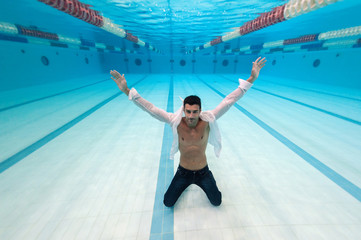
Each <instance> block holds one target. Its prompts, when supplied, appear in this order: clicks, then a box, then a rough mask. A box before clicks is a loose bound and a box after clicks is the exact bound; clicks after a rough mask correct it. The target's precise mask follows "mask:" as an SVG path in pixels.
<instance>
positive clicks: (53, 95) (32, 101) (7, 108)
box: [0, 79, 109, 112]
mask: <svg viewBox="0 0 361 240" xmlns="http://www.w3.org/2000/svg"><path fill="white" fill-rule="evenodd" d="M105 81H109V79H106V80H101V81H98V82H95V83H91V84H88V85H85V86H81V87H78V88H73V89H70V90H67V91H64V92H59V93H55V94H52V95H49V96H45V97H41V98H37V99H33V100H29V101H26V102H22V103H18V104H15V105H11V106H8V107H4V108H0V112H3V111H6V110H9V109H12V108H16V107H21V106H24V105H26V104H30V103H34V102H38V101H41V100H44V99H48V98H52V97H55V96H59V95H62V94H65V93H69V92H73V91H76V90H79V89H82V88H85V87H89V86H92V85H95V84H98V83H101V82H105Z"/></svg>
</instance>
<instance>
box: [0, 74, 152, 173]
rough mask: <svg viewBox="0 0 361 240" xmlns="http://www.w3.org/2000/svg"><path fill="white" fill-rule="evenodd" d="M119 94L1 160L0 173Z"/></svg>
mask: <svg viewBox="0 0 361 240" xmlns="http://www.w3.org/2000/svg"><path fill="white" fill-rule="evenodd" d="M146 77H147V75H146V76H144V77H143V78H141V79H140V80H139V81H137V82H136V83H134V84H133V85H132V86H134V85H136V84H138V83H140V82H141V81H143V80H144V79H145V78H146ZM132 86H130V87H132ZM121 94H122V92H119V93H116V94H114V95H112V96H111V97H109V98H107V99H105V100H103V101H102V102H100V103H98V104H97V105H95V106H94V107H92V108H90V109H89V110H87V111H86V112H84V113H82V114H80V115H79V116H78V117H76V118H74V119H73V120H71V121H69V122H67V123H66V124H64V125H63V126H61V127H59V128H58V129H56V130H54V131H52V132H51V133H49V134H48V135H46V136H45V137H43V138H41V139H39V140H38V141H36V142H34V143H33V144H31V145H29V146H28V147H26V148H24V149H23V150H20V151H19V152H17V153H15V154H14V155H12V156H11V157H9V158H7V159H5V160H4V161H2V162H1V163H0V174H1V173H2V172H4V171H6V170H7V169H9V168H10V167H12V166H14V165H15V164H16V163H18V162H20V161H21V160H23V159H24V158H25V157H27V156H28V155H30V154H31V153H33V152H35V151H36V150H38V149H39V148H41V147H42V146H44V145H45V144H47V143H48V142H50V141H51V140H53V139H54V138H56V137H57V136H59V135H60V134H62V133H64V132H65V131H66V130H68V129H70V128H71V127H73V126H74V125H76V124H77V123H79V122H80V121H81V120H83V119H84V118H86V117H88V116H89V115H90V114H92V113H94V112H95V111H97V110H98V109H100V108H101V107H103V106H104V105H105V104H107V103H108V102H110V101H111V100H113V99H114V98H116V97H118V96H119V95H121Z"/></svg>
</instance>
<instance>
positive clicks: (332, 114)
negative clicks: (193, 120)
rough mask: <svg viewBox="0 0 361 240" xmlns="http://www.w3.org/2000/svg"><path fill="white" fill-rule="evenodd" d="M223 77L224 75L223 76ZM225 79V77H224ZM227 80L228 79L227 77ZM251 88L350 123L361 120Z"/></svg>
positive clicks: (356, 122)
mask: <svg viewBox="0 0 361 240" xmlns="http://www.w3.org/2000/svg"><path fill="white" fill-rule="evenodd" d="M223 78H225V77H223ZM226 79H227V78H226ZM227 80H229V79H227ZM229 81H231V82H234V81H232V80H229ZM252 89H254V90H256V91H259V92H263V93H266V94H269V95H271V96H275V97H278V98H281V99H284V100H287V101H290V102H293V103H296V104H299V105H302V106H304V107H308V108H311V109H313V110H316V111H319V112H322V113H326V114H328V115H331V116H333V117H336V118H339V119H342V120H345V121H348V122H351V123H354V124H357V125H360V126H361V122H360V121H357V120H354V119H352V118H348V117H345V116H342V115H339V114H337V113H333V112H330V111H327V110H324V109H322V108H318V107H315V106H312V105H309V104H306V103H303V102H300V101H297V100H293V99H291V98H287V97H283V96H281V95H277V94H275V93H271V92H268V91H265V90H261V89H259V88H256V87H252Z"/></svg>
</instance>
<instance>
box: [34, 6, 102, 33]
mask: <svg viewBox="0 0 361 240" xmlns="http://www.w3.org/2000/svg"><path fill="white" fill-rule="evenodd" d="M38 1H39V2H43V3H45V4H47V5H49V6H51V7H53V8H56V9H58V10H60V11H62V12H65V13H67V14H69V15H71V16H73V17H76V18H79V19H81V20H83V21H85V22H87V23H90V24H92V25H95V26H97V27H102V26H103V25H104V21H103V17H102V16H101V15H100V14H99V12H98V11H95V10H93V9H90V7H91V5H88V4H84V3H81V2H79V1H78V0H38Z"/></svg>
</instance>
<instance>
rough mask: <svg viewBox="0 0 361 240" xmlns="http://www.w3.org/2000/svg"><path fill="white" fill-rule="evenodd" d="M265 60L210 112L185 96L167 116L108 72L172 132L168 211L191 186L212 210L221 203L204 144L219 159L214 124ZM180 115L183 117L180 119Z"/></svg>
mask: <svg viewBox="0 0 361 240" xmlns="http://www.w3.org/2000/svg"><path fill="white" fill-rule="evenodd" d="M265 64H266V59H265V58H262V59H261V57H259V58H257V59H256V61H254V62H253V65H252V70H251V76H250V77H249V78H248V79H247V81H245V80H242V79H239V86H238V87H237V89H236V90H234V91H233V92H232V93H230V94H229V95H228V96H227V97H226V98H224V99H223V100H222V102H221V103H220V104H219V105H218V106H217V107H216V108H215V109H213V110H211V111H202V108H201V100H200V98H199V97H197V96H194V95H192V96H188V97H186V98H185V99H184V101H183V106H182V107H181V108H180V109H179V110H178V111H177V112H176V113H168V112H166V111H164V110H162V109H159V108H157V107H155V106H154V105H153V104H152V103H150V102H149V101H147V100H145V99H144V98H142V97H141V96H140V95H139V93H138V92H137V91H136V90H135V89H134V88H132V89H129V88H128V86H127V82H126V80H125V78H124V74H123V75H120V74H119V73H118V72H117V71H116V70H111V71H110V74H111V75H112V77H111V78H112V79H113V80H114V81H115V83H116V84H117V85H118V87H119V89H120V90H121V91H122V92H123V93H125V94H126V95H127V96H128V97H129V100H131V101H133V102H134V103H135V104H136V105H137V106H138V107H140V108H141V109H143V110H144V111H146V112H148V113H149V114H150V115H151V116H152V117H154V118H156V119H158V120H160V121H162V122H165V123H168V124H170V126H171V127H172V130H173V145H172V149H171V156H170V158H171V159H173V158H174V155H175V153H176V152H177V150H178V149H179V152H180V161H179V166H178V169H177V172H176V174H175V175H174V177H173V180H172V182H171V184H170V186H169V187H168V190H167V192H166V193H165V195H164V201H163V202H164V205H165V206H167V207H172V206H174V204H175V203H176V202H177V200H178V198H179V197H180V195H181V194H182V193H183V191H184V190H185V189H186V188H187V187H188V186H189V185H191V184H196V185H198V186H199V187H200V188H202V189H203V191H204V192H205V193H206V195H207V197H208V199H209V201H210V202H211V203H212V204H213V205H214V206H219V205H220V204H221V203H222V194H221V192H220V191H219V190H218V187H217V184H216V181H215V179H214V177H213V174H212V172H211V171H210V170H209V168H208V164H207V157H206V147H207V143H208V141H209V143H210V144H211V145H213V146H214V151H215V154H216V156H217V157H219V154H220V151H221V137H220V133H219V130H218V126H217V123H216V120H217V119H218V118H220V117H221V116H222V115H223V114H224V113H226V112H227V111H228V110H229V109H230V107H232V106H233V105H234V104H235V103H236V102H237V101H238V100H239V99H240V98H241V97H242V96H243V95H244V94H245V93H246V91H247V90H248V89H250V88H251V86H252V85H253V82H254V81H255V80H256V79H257V78H258V76H259V72H260V70H261V69H262V68H263V67H264V66H265ZM183 113H184V117H183Z"/></svg>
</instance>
